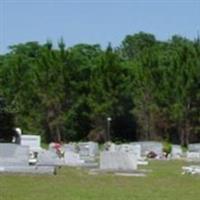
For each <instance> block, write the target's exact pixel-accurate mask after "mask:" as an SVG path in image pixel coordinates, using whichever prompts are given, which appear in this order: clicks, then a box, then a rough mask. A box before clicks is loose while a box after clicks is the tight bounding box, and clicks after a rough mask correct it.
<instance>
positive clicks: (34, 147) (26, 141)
mask: <svg viewBox="0 0 200 200" xmlns="http://www.w3.org/2000/svg"><path fill="white" fill-rule="evenodd" d="M21 145H25V146H29V148H30V151H33V152H39V151H41V150H42V148H41V137H40V136H39V135H22V136H21Z"/></svg>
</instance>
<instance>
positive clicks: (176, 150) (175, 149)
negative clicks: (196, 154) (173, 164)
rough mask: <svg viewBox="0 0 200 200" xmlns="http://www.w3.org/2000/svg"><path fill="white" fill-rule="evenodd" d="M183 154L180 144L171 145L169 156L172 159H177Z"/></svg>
mask: <svg viewBox="0 0 200 200" xmlns="http://www.w3.org/2000/svg"><path fill="white" fill-rule="evenodd" d="M182 155H183V151H182V148H181V146H180V145H172V151H171V157H172V159H179V158H181V157H182Z"/></svg>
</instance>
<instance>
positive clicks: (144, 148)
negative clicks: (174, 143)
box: [133, 141, 163, 156]
mask: <svg viewBox="0 0 200 200" xmlns="http://www.w3.org/2000/svg"><path fill="white" fill-rule="evenodd" d="M133 144H140V145H141V153H142V155H147V154H148V153H149V152H154V153H156V154H157V155H158V156H162V152H163V144H162V143H160V142H153V141H149V142H148V141H144V142H135V143H133Z"/></svg>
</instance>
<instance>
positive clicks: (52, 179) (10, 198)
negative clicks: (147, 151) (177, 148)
mask: <svg viewBox="0 0 200 200" xmlns="http://www.w3.org/2000/svg"><path fill="white" fill-rule="evenodd" d="M183 165H184V163H183V162H180V161H169V162H167V161H153V162H151V163H150V165H149V166H148V167H147V168H149V169H152V170H153V171H152V172H151V173H149V174H148V176H147V177H122V176H113V175H112V174H107V175H88V173H87V171H86V170H80V169H73V168H62V169H60V170H59V172H58V175H56V176H24V175H0V200H93V199H94V200H100V199H101V200H199V199H200V176H190V175H184V176H183V175H181V166H183Z"/></svg>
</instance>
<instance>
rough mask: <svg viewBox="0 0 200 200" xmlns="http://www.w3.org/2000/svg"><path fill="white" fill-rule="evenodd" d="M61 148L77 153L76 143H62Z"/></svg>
mask: <svg viewBox="0 0 200 200" xmlns="http://www.w3.org/2000/svg"><path fill="white" fill-rule="evenodd" d="M63 149H64V151H65V152H69V151H71V152H74V153H78V145H77V144H75V143H69V144H64V146H63Z"/></svg>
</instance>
